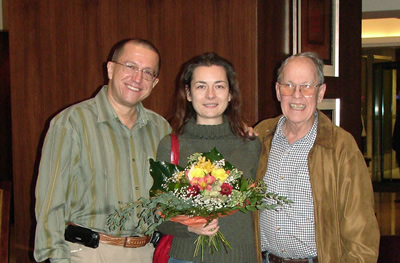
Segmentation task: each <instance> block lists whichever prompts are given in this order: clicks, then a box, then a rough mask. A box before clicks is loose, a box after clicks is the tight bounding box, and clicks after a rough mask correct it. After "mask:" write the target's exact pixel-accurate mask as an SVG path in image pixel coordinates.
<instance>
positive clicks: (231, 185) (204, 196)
mask: <svg viewBox="0 0 400 263" xmlns="http://www.w3.org/2000/svg"><path fill="white" fill-rule="evenodd" d="M150 173H151V176H152V177H153V179H154V183H153V187H152V188H151V190H150V198H140V199H139V200H138V201H137V202H134V203H128V204H126V203H125V204H124V203H120V208H119V209H117V210H116V211H115V212H114V213H113V214H111V215H110V216H109V217H108V220H107V224H108V227H109V228H110V230H114V229H115V228H117V227H119V228H122V227H123V226H124V224H125V222H126V221H127V220H129V218H130V215H131V214H132V212H133V211H134V210H135V209H136V208H141V209H142V212H141V214H140V219H139V221H138V226H142V225H143V224H146V225H147V226H148V230H147V232H146V234H151V233H152V232H153V231H154V230H155V228H156V227H157V226H158V225H160V224H161V223H162V222H164V221H167V220H171V221H175V222H179V223H182V224H185V225H188V226H191V227H194V228H197V227H200V226H203V225H204V224H207V223H208V222H211V221H212V220H213V219H216V218H219V217H222V216H228V215H230V214H232V213H235V212H236V211H240V212H243V213H247V212H248V211H256V210H264V209H275V208H276V207H277V206H278V205H283V204H285V203H286V204H290V203H291V201H290V200H288V199H287V198H286V197H282V196H278V194H275V193H267V191H266V189H267V186H266V185H265V184H264V182H263V181H258V182H255V181H254V180H249V179H245V178H243V175H242V174H243V173H242V172H241V171H239V170H237V169H236V168H235V167H234V166H233V165H231V164H230V163H229V162H228V161H226V160H225V159H224V158H223V156H222V155H221V153H219V152H218V150H217V149H215V148H214V149H213V150H211V151H210V152H207V153H194V154H192V155H191V156H189V157H188V164H187V166H186V167H180V166H179V165H174V164H171V163H168V162H156V161H154V160H152V159H150ZM266 199H272V200H274V202H273V203H271V202H269V203H267V201H266ZM195 244H196V246H195V251H194V256H196V255H197V254H198V252H199V250H200V249H201V252H202V257H203V251H204V248H205V247H206V246H208V247H209V249H210V252H211V253H213V252H214V250H217V251H219V250H220V244H222V245H223V246H224V248H225V250H227V249H228V248H229V249H231V247H230V245H229V242H228V240H226V239H225V237H224V236H223V234H222V233H221V232H220V231H218V232H217V233H216V234H215V235H214V236H199V237H198V238H197V239H196V241H195Z"/></svg>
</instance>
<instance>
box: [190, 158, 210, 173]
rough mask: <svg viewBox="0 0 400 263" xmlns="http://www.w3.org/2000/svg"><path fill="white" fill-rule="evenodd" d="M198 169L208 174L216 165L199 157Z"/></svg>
mask: <svg viewBox="0 0 400 263" xmlns="http://www.w3.org/2000/svg"><path fill="white" fill-rule="evenodd" d="M195 167H196V168H202V169H204V171H205V172H206V173H210V172H211V170H212V169H214V165H213V164H212V163H211V162H210V160H207V161H206V157H199V159H198V162H197V164H196V165H195Z"/></svg>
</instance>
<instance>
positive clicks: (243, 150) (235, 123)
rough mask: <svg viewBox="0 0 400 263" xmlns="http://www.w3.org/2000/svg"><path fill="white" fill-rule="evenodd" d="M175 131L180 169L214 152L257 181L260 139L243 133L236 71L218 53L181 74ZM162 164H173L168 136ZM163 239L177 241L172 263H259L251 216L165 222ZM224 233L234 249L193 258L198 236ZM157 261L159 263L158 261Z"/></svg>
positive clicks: (162, 146) (199, 59) (200, 58)
mask: <svg viewBox="0 0 400 263" xmlns="http://www.w3.org/2000/svg"><path fill="white" fill-rule="evenodd" d="M174 98H176V101H175V105H174V110H173V114H172V118H170V123H171V126H172V128H173V130H174V133H175V134H177V135H178V140H179V165H180V166H186V164H187V161H188V160H187V157H188V156H190V155H191V154H193V153H195V152H207V151H210V150H212V149H213V148H214V147H215V148H216V149H217V150H218V151H219V152H220V153H221V154H222V155H223V156H224V158H225V159H226V160H227V161H229V162H230V163H231V164H232V165H234V166H235V167H236V168H237V169H238V170H241V171H243V176H244V177H245V178H252V179H254V178H255V175H256V171H257V164H258V160H259V156H260V152H261V144H260V141H259V140H258V139H257V138H254V137H250V136H248V135H247V133H246V132H245V129H246V126H245V124H244V122H243V120H242V117H241V113H240V107H241V97H240V91H239V86H238V83H237V80H236V73H235V71H234V68H233V65H232V64H231V63H230V62H229V61H228V60H226V59H224V58H222V57H220V56H219V55H217V54H216V53H205V54H203V55H200V56H197V57H194V58H193V59H191V60H190V61H188V62H187V63H186V64H184V66H183V68H182V74H181V77H180V81H179V83H178V85H177V88H176V91H175V96H174ZM157 160H158V161H167V162H170V160H171V137H170V136H166V137H165V138H164V139H163V140H162V141H161V142H160V145H159V147H158V151H157ZM158 229H159V231H161V232H162V233H163V234H169V235H173V242H172V246H171V250H170V252H169V255H170V259H169V263H175V262H176V263H179V262H180V263H182V262H207V263H212V262H218V263H223V262H229V263H232V262H240V263H246V262H248V263H254V262H257V256H256V254H257V253H256V250H255V239H254V233H253V220H252V214H251V213H247V214H244V213H241V212H237V213H234V214H232V215H229V216H225V217H221V218H218V219H216V220H213V221H211V222H210V223H209V224H204V225H203V226H202V227H200V228H193V227H190V226H186V225H183V224H180V223H176V222H171V221H167V222H164V223H162V224H161V225H160V226H159V227H158ZM218 230H220V231H221V232H222V233H223V235H224V236H225V238H226V240H227V241H228V242H229V244H230V246H231V247H232V249H231V250H228V251H225V249H224V248H223V247H221V248H220V251H215V252H214V253H213V254H211V253H210V252H209V251H208V250H205V251H204V255H203V259H202V255H201V254H198V255H197V256H196V257H194V256H193V251H194V249H195V244H194V242H195V240H196V238H197V237H198V236H199V235H205V236H212V235H214V234H216V232H217V231H218ZM156 260H157V259H155V261H156Z"/></svg>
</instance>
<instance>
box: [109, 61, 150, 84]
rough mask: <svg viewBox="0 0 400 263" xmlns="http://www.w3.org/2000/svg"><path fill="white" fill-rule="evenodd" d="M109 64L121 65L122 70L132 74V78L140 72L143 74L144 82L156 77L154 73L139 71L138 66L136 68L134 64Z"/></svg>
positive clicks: (145, 70) (144, 70)
mask: <svg viewBox="0 0 400 263" xmlns="http://www.w3.org/2000/svg"><path fill="white" fill-rule="evenodd" d="M111 62H114V63H115V64H118V65H121V66H122V67H123V68H122V70H123V71H125V72H127V73H129V74H132V76H136V75H137V74H138V72H139V71H141V72H142V73H143V74H142V76H143V78H144V79H145V80H153V79H154V78H156V77H157V75H156V74H155V73H154V72H152V71H150V70H147V69H141V68H139V67H138V66H136V65H135V64H132V63H129V62H126V63H119V62H117V61H111Z"/></svg>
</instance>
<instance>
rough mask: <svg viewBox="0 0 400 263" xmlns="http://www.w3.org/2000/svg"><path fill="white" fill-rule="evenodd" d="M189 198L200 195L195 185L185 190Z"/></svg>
mask: <svg viewBox="0 0 400 263" xmlns="http://www.w3.org/2000/svg"><path fill="white" fill-rule="evenodd" d="M187 193H188V196H189V197H193V196H196V195H198V194H199V193H200V188H199V187H198V186H197V185H193V186H191V187H189V188H188V189H187Z"/></svg>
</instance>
